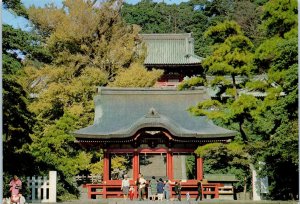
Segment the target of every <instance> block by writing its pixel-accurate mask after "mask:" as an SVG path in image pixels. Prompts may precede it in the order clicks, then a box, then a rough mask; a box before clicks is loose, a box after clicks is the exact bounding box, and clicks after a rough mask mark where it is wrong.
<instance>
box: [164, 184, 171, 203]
mask: <svg viewBox="0 0 300 204" xmlns="http://www.w3.org/2000/svg"><path fill="white" fill-rule="evenodd" d="M164 194H165V197H166V200H167V201H169V200H170V183H169V181H168V180H166V181H165V186H164Z"/></svg>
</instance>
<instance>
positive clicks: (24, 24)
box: [2, 0, 188, 31]
mask: <svg viewBox="0 0 300 204" xmlns="http://www.w3.org/2000/svg"><path fill="white" fill-rule="evenodd" d="M21 1H22V3H23V4H24V6H25V7H26V8H29V7H30V6H32V5H34V6H36V7H43V6H44V5H45V4H50V3H53V4H54V5H56V6H58V7H61V6H62V0H21ZM154 1H155V2H160V1H163V0H154ZM185 1H188V0H165V2H166V3H167V4H173V3H175V4H179V3H180V2H185ZM125 2H127V3H130V4H136V3H138V2H139V0H125ZM2 23H4V24H9V25H12V26H13V27H14V28H21V29H22V30H25V31H29V30H30V29H31V27H30V23H29V22H28V21H27V20H26V19H24V18H22V17H17V16H15V15H14V14H12V13H11V12H9V11H8V10H6V9H2Z"/></svg>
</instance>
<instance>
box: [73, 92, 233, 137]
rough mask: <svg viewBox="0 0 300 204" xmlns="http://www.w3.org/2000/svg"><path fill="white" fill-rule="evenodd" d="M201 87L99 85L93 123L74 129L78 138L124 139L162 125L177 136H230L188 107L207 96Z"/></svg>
mask: <svg viewBox="0 0 300 204" xmlns="http://www.w3.org/2000/svg"><path fill="white" fill-rule="evenodd" d="M207 98H208V95H207V94H206V91H205V89H204V88H202V87H201V88H198V89H197V90H189V91H177V90H175V89H174V88H168V89H162V88H107V87H100V88H99V89H98V95H97V96H96V97H95V119H94V124H93V125H91V126H89V127H86V128H83V129H80V130H78V131H76V132H75V134H76V137H77V138H99V139H101V138H102V139H110V138H125V137H130V136H133V135H134V134H135V133H136V132H137V131H139V130H140V129H142V128H153V127H154V128H163V129H166V130H168V131H169V132H170V133H171V134H172V135H174V136H177V137H194V138H208V139H209V138H224V139H226V138H228V139H229V138H232V137H233V136H234V135H235V132H234V131H231V130H227V129H224V128H221V127H218V126H216V125H214V124H213V123H212V122H211V121H208V120H207V118H206V117H195V116H192V115H191V114H190V113H189V112H188V111H187V109H188V108H189V107H190V106H192V105H196V104H197V103H198V102H200V101H202V100H204V99H207Z"/></svg>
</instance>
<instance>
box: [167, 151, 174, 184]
mask: <svg viewBox="0 0 300 204" xmlns="http://www.w3.org/2000/svg"><path fill="white" fill-rule="evenodd" d="M167 177H168V178H169V179H170V180H173V177H174V174H173V156H172V150H171V149H169V150H168V152H167Z"/></svg>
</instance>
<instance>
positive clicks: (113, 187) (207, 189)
mask: <svg viewBox="0 0 300 204" xmlns="http://www.w3.org/2000/svg"><path fill="white" fill-rule="evenodd" d="M130 183H131V185H133V181H131V182H130ZM171 187H172V188H171V189H172V190H171V192H170V195H171V197H174V196H175V192H174V191H173V189H174V188H173V187H174V185H173V184H172V185H171ZM86 188H87V192H88V198H89V199H95V198H96V197H97V195H99V196H101V197H102V198H120V197H122V195H123V193H122V191H121V180H117V181H116V180H115V181H109V182H107V183H106V184H103V183H101V184H86ZM225 189H226V190H225ZM223 191H226V193H227V192H229V191H227V188H223V185H222V184H220V183H207V184H203V185H202V194H203V198H206V199H215V198H219V195H220V192H221V194H223ZM136 192H137V189H136V186H135V196H134V197H135V198H136V197H137V194H136ZM187 193H189V194H190V196H191V197H192V198H194V197H196V196H197V194H198V192H197V184H196V183H194V182H193V183H182V189H181V195H182V198H185V197H186V194H187Z"/></svg>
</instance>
